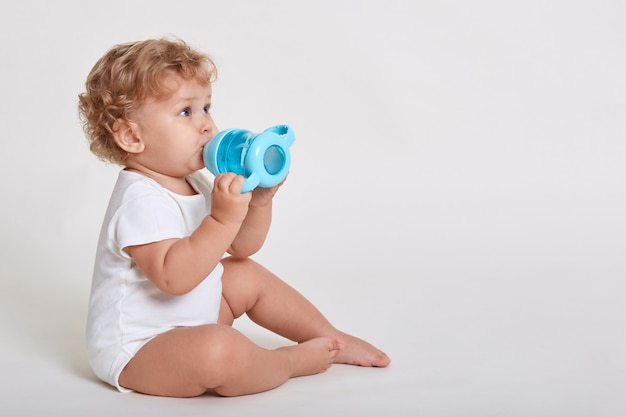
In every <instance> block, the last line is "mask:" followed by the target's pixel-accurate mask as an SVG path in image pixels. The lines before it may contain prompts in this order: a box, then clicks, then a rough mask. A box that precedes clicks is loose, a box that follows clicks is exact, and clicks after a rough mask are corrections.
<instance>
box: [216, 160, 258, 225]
mask: <svg viewBox="0 0 626 417" xmlns="http://www.w3.org/2000/svg"><path fill="white" fill-rule="evenodd" d="M243 183H244V177H242V176H241V175H236V174H234V173H232V172H227V173H224V174H220V175H218V176H217V177H215V181H214V182H213V192H212V193H211V216H213V218H214V219H215V220H217V221H218V222H220V223H223V224H228V223H230V224H236V225H241V223H242V222H243V220H244V219H245V218H246V214H247V213H248V204H249V203H250V199H251V198H252V195H251V194H252V193H244V194H242V193H241V189H242V188H243Z"/></svg>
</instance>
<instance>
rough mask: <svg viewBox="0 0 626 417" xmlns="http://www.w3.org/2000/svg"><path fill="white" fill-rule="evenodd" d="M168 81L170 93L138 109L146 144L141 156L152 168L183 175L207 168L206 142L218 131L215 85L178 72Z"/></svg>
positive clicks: (140, 127)
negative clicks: (214, 114) (213, 110)
mask: <svg viewBox="0 0 626 417" xmlns="http://www.w3.org/2000/svg"><path fill="white" fill-rule="evenodd" d="M166 85H167V86H168V87H169V90H170V91H172V93H171V94H170V95H168V96H166V97H164V98H160V99H148V100H147V101H146V102H145V103H144V104H143V105H142V106H141V107H140V108H139V109H138V111H137V117H136V121H137V132H136V133H137V134H138V136H139V138H141V140H142V141H143V142H144V144H145V149H144V150H143V152H141V155H138V157H139V158H140V159H141V162H142V164H143V165H144V166H146V167H147V168H149V169H150V170H152V171H154V172H157V173H159V174H162V175H166V176H170V177H178V178H180V177H184V176H186V175H189V174H191V173H193V172H195V171H197V170H199V169H202V168H204V162H203V159H202V151H203V149H204V145H206V143H207V142H208V141H209V140H211V138H213V136H215V134H216V133H217V127H216V125H215V122H214V121H213V118H212V117H211V114H210V112H209V110H210V107H211V86H210V85H208V86H205V85H200V84H198V83H197V82H196V81H195V80H186V79H184V78H182V77H180V76H179V75H175V74H172V75H171V76H169V78H168V79H167V81H166Z"/></svg>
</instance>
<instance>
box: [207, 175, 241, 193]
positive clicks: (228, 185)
mask: <svg viewBox="0 0 626 417" xmlns="http://www.w3.org/2000/svg"><path fill="white" fill-rule="evenodd" d="M243 183H244V177H242V176H241V175H237V174H235V173H233V172H226V173H224V174H220V175H218V176H217V177H216V178H215V182H214V183H213V185H214V187H215V189H216V190H218V191H220V192H225V193H229V194H241V189H242V188H243Z"/></svg>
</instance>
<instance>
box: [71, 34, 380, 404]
mask: <svg viewBox="0 0 626 417" xmlns="http://www.w3.org/2000/svg"><path fill="white" fill-rule="evenodd" d="M215 77H216V67H215V65H214V63H213V62H212V60H211V59H210V57H208V56H207V55H205V54H203V53H201V52H198V51H196V50H194V49H192V48H190V47H189V46H188V45H187V44H186V43H185V42H184V41H182V40H179V39H150V40H145V41H139V42H133V43H127V44H122V45H117V46H114V47H113V48H112V49H110V50H109V51H108V52H107V53H106V54H105V55H104V56H103V57H102V58H100V60H99V61H98V62H97V63H96V64H95V66H94V67H93V69H92V70H91V72H90V73H89V75H88V78H87V81H86V89H85V92H84V93H82V94H80V95H79V111H80V117H81V121H82V123H83V128H84V131H85V134H86V136H87V138H88V140H89V143H90V149H91V151H92V152H93V153H94V154H95V155H96V156H98V157H99V158H100V159H102V160H104V161H107V162H112V163H115V164H117V165H119V166H120V167H121V170H120V173H119V177H118V179H117V182H116V184H115V187H114V189H113V192H112V195H111V199H110V202H109V206H108V209H107V212H106V215H105V218H104V222H103V225H102V229H101V233H100V238H99V241H98V246H97V253H96V260H95V267H94V274H93V282H92V290H91V296H90V302H89V311H88V317H87V334H86V336H87V351H88V358H89V362H90V364H91V366H92V368H93V370H94V373H95V374H96V375H97V376H98V377H99V378H100V379H102V380H103V381H105V382H107V383H109V384H111V385H113V386H114V387H116V388H117V389H118V390H120V391H122V392H128V391H137V392H142V393H146V394H151V395H161V396H175V397H192V396H198V395H202V394H203V393H206V392H207V391H209V392H215V393H217V394H219V395H223V396H235V395H244V394H252V393H257V392H261V391H265V390H269V389H272V388H275V387H278V386H279V385H281V384H283V383H284V382H285V381H287V380H288V379H289V378H291V377H296V376H303V375H312V374H316V373H320V372H324V371H325V370H326V369H328V368H329V367H330V366H331V364H333V363H344V364H352V365H360V366H375V367H385V366H387V365H388V364H389V362H390V359H389V358H388V357H387V355H386V354H385V353H383V352H381V351H380V350H378V349H376V348H375V347H374V346H372V345H370V344H369V343H367V342H365V341H363V340H361V339H359V338H356V337H354V336H351V335H348V334H346V333H344V332H341V331H339V330H338V329H336V328H335V327H333V326H332V324H331V323H329V322H328V320H327V319H326V318H325V317H324V316H323V315H322V314H321V313H320V312H319V311H318V310H317V309H316V308H315V307H314V306H313V305H312V304H311V303H310V302H309V301H308V300H307V299H306V298H305V297H303V296H302V295H301V294H300V293H298V292H297V291H296V290H294V289H293V288H292V287H290V286H289V285H287V284H286V283H285V282H283V281H282V280H280V279H279V278H278V277H276V276H275V275H274V274H272V273H271V272H270V271H268V270H267V269H265V268H264V267H263V266H261V265H259V264H258V263H256V262H255V261H253V260H252V259H250V256H251V255H253V254H254V253H256V252H257V251H258V250H259V249H260V248H261V247H262V245H263V243H264V241H265V238H266V236H267V233H268V230H269V227H270V222H271V216H272V199H273V198H274V196H275V195H276V193H277V191H278V189H279V188H280V186H281V185H282V184H279V185H277V186H275V187H272V188H256V189H254V190H253V191H251V192H247V193H241V190H242V186H243V182H244V178H243V177H242V176H238V175H235V174H233V173H225V174H220V175H218V176H216V177H215V179H214V180H213V181H209V178H208V176H206V175H204V174H203V172H201V170H203V168H204V162H203V159H202V153H203V148H204V146H206V144H207V143H208V142H209V141H210V140H211V138H213V136H215V134H216V133H217V131H218V129H217V127H216V125H215V122H214V121H213V119H212V117H211V112H210V109H211V85H212V82H213V81H214V80H215ZM244 313H245V314H247V315H248V316H249V317H250V319H251V320H253V321H254V322H255V323H257V324H259V325H260V326H263V327H264V328H266V329H268V330H270V331H272V332H275V333H276V334H279V335H281V336H283V337H285V338H287V339H289V340H292V341H294V342H296V343H295V344H293V345H288V346H284V347H280V348H278V349H265V348H262V347H260V346H258V345H256V344H255V343H253V342H252V341H251V340H250V339H248V338H247V337H245V336H244V335H243V334H241V333H240V332H238V331H237V330H235V329H234V328H233V327H232V324H233V321H234V320H235V319H236V318H238V317H240V316H241V315H242V314H244Z"/></svg>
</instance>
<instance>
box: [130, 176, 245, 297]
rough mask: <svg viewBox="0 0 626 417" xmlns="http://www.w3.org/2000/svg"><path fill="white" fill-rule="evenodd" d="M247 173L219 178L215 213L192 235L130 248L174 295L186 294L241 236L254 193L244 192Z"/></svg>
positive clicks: (213, 203) (214, 194) (140, 264)
mask: <svg viewBox="0 0 626 417" xmlns="http://www.w3.org/2000/svg"><path fill="white" fill-rule="evenodd" d="M242 186H243V177H237V176H235V175H234V174H222V175H220V176H218V177H217V178H216V179H215V183H214V187H213V192H212V194H211V214H210V215H208V216H206V217H205V218H204V220H203V221H202V223H200V226H198V228H197V229H196V230H195V231H194V232H193V233H192V234H191V235H190V236H188V237H185V238H182V239H166V240H162V241H159V242H154V243H148V244H145V245H138V246H131V247H129V248H128V250H129V253H130V256H131V257H132V258H133V260H134V261H135V262H136V263H137V266H138V267H139V268H140V269H141V271H142V272H143V273H144V274H145V275H146V276H147V277H148V279H149V280H150V281H152V283H154V285H156V286H157V287H158V288H159V289H161V290H162V291H164V292H166V293H168V294H170V295H181V294H185V293H187V292H189V291H191V290H192V289H194V288H195V287H196V286H197V285H198V284H199V283H200V282H202V280H203V279H205V278H206V277H207V275H209V274H210V273H211V271H212V270H213V269H214V268H215V266H216V265H217V264H218V263H219V262H220V260H221V259H222V257H223V256H224V253H226V251H227V249H228V248H229V247H230V245H231V243H232V242H233V240H234V239H235V237H236V236H237V234H238V232H239V229H240V228H241V227H242V222H243V221H244V218H246V214H247V212H248V204H249V202H250V200H251V197H252V196H251V195H250V193H245V194H241V188H242Z"/></svg>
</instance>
